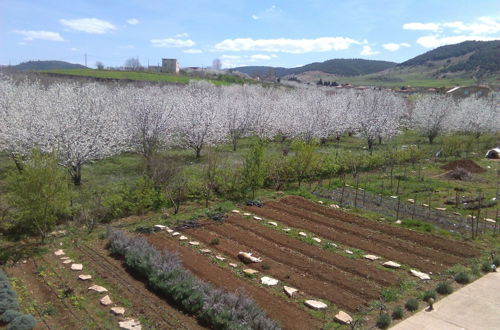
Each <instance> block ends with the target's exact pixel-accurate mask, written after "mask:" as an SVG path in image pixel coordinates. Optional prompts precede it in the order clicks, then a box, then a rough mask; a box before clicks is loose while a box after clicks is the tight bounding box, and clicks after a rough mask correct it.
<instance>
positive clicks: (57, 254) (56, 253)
mask: <svg viewBox="0 0 500 330" xmlns="http://www.w3.org/2000/svg"><path fill="white" fill-rule="evenodd" d="M54 254H55V255H56V256H63V255H65V254H66V253H64V251H63V250H57V251H55V252H54Z"/></svg>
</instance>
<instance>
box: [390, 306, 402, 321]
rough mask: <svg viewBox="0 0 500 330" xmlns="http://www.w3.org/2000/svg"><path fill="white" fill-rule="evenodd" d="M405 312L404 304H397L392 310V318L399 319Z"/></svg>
mask: <svg viewBox="0 0 500 330" xmlns="http://www.w3.org/2000/svg"><path fill="white" fill-rule="evenodd" d="M403 314H404V309H403V307H402V306H396V307H394V310H393V311H392V318H393V319H395V320H399V319H402V318H403Z"/></svg>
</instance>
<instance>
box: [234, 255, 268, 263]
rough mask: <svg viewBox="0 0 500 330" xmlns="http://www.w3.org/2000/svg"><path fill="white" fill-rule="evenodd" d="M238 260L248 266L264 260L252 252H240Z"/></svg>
mask: <svg viewBox="0 0 500 330" xmlns="http://www.w3.org/2000/svg"><path fill="white" fill-rule="evenodd" d="M238 258H239V259H240V260H241V261H243V262H244V263H246V264H251V263H255V262H262V258H257V257H254V256H253V255H252V253H250V252H239V253H238Z"/></svg>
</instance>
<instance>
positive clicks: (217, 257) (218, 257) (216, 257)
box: [215, 256, 226, 261]
mask: <svg viewBox="0 0 500 330" xmlns="http://www.w3.org/2000/svg"><path fill="white" fill-rule="evenodd" d="M215 259H217V260H220V261H224V260H226V258H224V257H221V256H215Z"/></svg>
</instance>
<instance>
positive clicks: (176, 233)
mask: <svg viewBox="0 0 500 330" xmlns="http://www.w3.org/2000/svg"><path fill="white" fill-rule="evenodd" d="M180 234H181V233H179V232H178V231H174V232H173V233H172V236H179V235H180Z"/></svg>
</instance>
